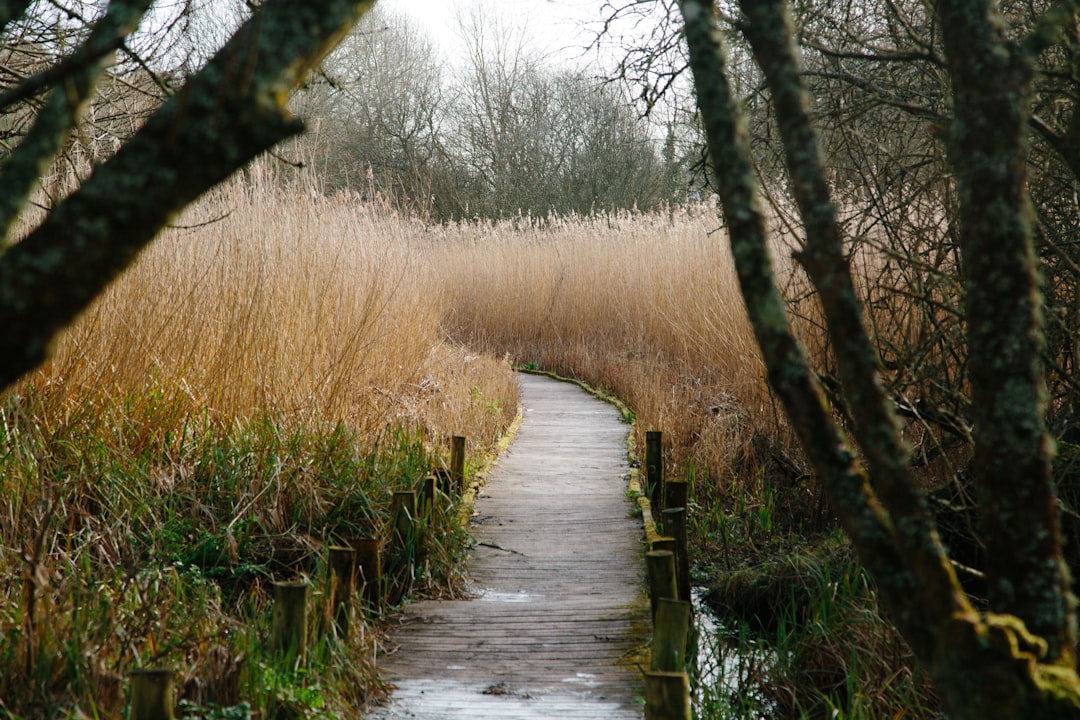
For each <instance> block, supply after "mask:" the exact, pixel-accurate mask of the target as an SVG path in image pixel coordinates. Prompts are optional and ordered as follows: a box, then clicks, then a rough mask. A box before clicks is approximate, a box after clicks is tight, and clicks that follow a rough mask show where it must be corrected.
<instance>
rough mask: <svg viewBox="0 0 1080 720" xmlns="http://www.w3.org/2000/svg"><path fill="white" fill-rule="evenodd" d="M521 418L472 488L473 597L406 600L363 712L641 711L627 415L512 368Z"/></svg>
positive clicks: (562, 715)
mask: <svg viewBox="0 0 1080 720" xmlns="http://www.w3.org/2000/svg"><path fill="white" fill-rule="evenodd" d="M520 381H521V402H522V406H523V410H524V419H523V422H522V424H521V428H520V429H519V430H518V434H517V436H516V437H515V438H514V441H513V443H511V445H510V448H509V449H508V450H507V451H506V453H505V454H504V455H503V456H502V457H501V458H500V459H499V461H498V464H497V465H496V466H495V468H494V470H493V471H492V472H491V474H490V475H489V476H488V479H487V482H486V484H485V485H484V487H483V488H482V490H481V492H480V495H479V497H478V498H477V500H476V506H475V510H474V514H473V526H474V527H473V534H474V536H475V537H476V540H477V543H478V544H477V546H476V547H475V548H474V549H473V551H472V553H471V556H470V558H469V559H468V573H469V577H470V580H471V582H472V585H473V589H474V591H475V597H473V598H472V599H469V600H457V601H423V602H417V603H415V604H413V605H410V606H409V607H408V608H407V609H406V611H405V617H404V620H403V623H402V624H401V626H400V627H398V628H397V629H396V630H395V631H394V632H393V633H392V634H391V636H390V638H389V643H388V647H390V648H391V652H389V653H388V654H387V655H385V656H383V657H380V658H379V666H380V671H381V673H382V675H383V677H384V678H385V679H386V680H387V681H389V682H390V683H392V684H393V685H394V686H395V688H396V689H395V690H394V693H393V694H392V696H391V699H390V703H389V705H388V706H386V707H384V708H381V709H379V710H378V711H377V712H376V713H375V714H373V715H369V717H371V718H380V719H390V718H417V719H418V720H458V719H459V718H460V719H462V720H464V719H465V718H469V719H470V720H472V719H480V718H490V719H492V720H494V719H496V718H497V719H498V720H532V719H538V718H559V719H560V720H586V719H592V718H605V719H610V720H622V719H623V718H626V719H630V718H634V719H635V720H640V718H641V717H642V715H643V710H642V705H641V702H640V697H641V694H642V681H641V675H640V672H639V670H638V669H637V666H636V665H635V664H634V654H635V653H636V651H637V650H638V649H639V648H640V647H641V646H642V644H643V642H644V638H645V635H644V633H645V632H647V628H648V625H647V623H648V615H649V613H648V605H647V602H646V600H645V594H644V590H643V588H642V580H641V576H642V574H643V568H644V564H643V561H642V556H641V553H642V529H641V522H640V519H636V518H635V517H634V516H633V515H632V510H633V508H634V506H633V505H632V503H631V502H630V500H629V499H628V498H627V496H626V488H627V473H628V472H629V469H628V467H627V463H626V433H627V426H626V425H625V424H623V423H622V422H621V421H620V418H619V414H618V412H617V411H616V410H615V409H614V408H612V407H611V406H610V405H608V404H607V403H604V402H602V401H600V400H597V399H595V398H593V397H592V396H590V395H588V394H587V393H585V392H584V391H582V390H581V389H580V388H578V387H577V386H576V385H572V384H568V383H562V382H558V381H555V380H551V379H549V378H546V377H541V376H535V375H521V376H520Z"/></svg>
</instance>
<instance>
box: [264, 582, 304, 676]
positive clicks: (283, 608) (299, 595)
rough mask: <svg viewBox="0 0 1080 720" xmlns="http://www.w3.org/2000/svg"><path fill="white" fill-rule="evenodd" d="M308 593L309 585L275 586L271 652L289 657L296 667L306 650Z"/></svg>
mask: <svg viewBox="0 0 1080 720" xmlns="http://www.w3.org/2000/svg"><path fill="white" fill-rule="evenodd" d="M307 594H308V585H307V583H306V582H303V581H294V582H275V583H274V610H273V623H272V627H271V631H270V632H271V634H270V649H271V651H272V652H274V653H276V654H278V655H283V656H285V657H288V658H289V659H290V660H291V661H292V663H293V664H295V663H296V662H297V661H298V660H299V659H300V658H302V657H303V655H304V651H305V650H306V649H307Z"/></svg>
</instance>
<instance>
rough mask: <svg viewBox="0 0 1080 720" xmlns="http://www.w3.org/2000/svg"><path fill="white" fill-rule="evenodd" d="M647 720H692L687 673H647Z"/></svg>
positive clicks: (658, 671) (652, 671)
mask: <svg viewBox="0 0 1080 720" xmlns="http://www.w3.org/2000/svg"><path fill="white" fill-rule="evenodd" d="M645 720H690V678H689V677H688V676H687V675H686V673H685V672H671V671H664V670H649V671H647V672H646V673H645Z"/></svg>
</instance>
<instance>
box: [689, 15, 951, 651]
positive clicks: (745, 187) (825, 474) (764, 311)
mask: <svg viewBox="0 0 1080 720" xmlns="http://www.w3.org/2000/svg"><path fill="white" fill-rule="evenodd" d="M680 8H681V10H682V13H683V18H684V21H685V34H686V41H687V45H688V47H689V50H690V67H691V69H692V71H693V73H694V87H695V90H696V93H697V102H698V108H699V110H700V112H701V117H702V121H703V123H704V127H705V135H706V140H707V143H708V147H709V154H710V161H711V165H712V167H713V169H714V172H715V174H716V181H717V185H718V191H719V195H720V202H721V206H722V208H723V211H724V215H725V218H726V219H727V223H728V234H729V236H730V241H731V246H732V252H733V254H734V257H735V264H736V271H737V273H738V276H739V284H740V287H741V289H742V294H743V297H744V299H745V301H746V307H747V311H748V313H749V315H750V321H751V324H752V325H753V328H754V334H755V336H756V338H757V341H758V344H759V345H760V347H761V352H762V356H763V358H764V360H765V365H766V367H767V368H768V373H769V382H770V384H771V385H772V387H773V389H774V390H775V391H776V393H777V395H778V396H779V398H780V400H781V402H782V403H783V405H784V409H785V410H786V412H787V414H788V416H789V417H790V418H791V423H792V427H793V428H794V429H795V432H796V433H797V434H798V436H799V441H800V443H801V444H802V446H803V448H804V449H805V451H806V453H807V455H808V457H809V458H810V460H811V462H812V463H813V465H814V468H815V470H817V472H818V474H819V476H820V477H821V479H822V482H823V485H824V487H825V489H826V492H827V493H828V496H829V501H830V504H831V505H832V507H833V509H834V510H835V511H836V513H837V514H838V515H839V517H840V521H841V524H842V525H843V526H844V529H845V530H846V531H847V532H848V534H849V535H850V536H851V537H852V538H853V539H854V540H855V546H856V548H857V549H858V551H859V553H860V557H861V558H862V559H863V562H864V563H865V564H866V565H867V567H869V568H870V569H871V571H872V572H874V574H875V577H876V578H878V581H879V583H880V585H881V587H882V589H883V595H884V597H885V599H886V602H887V603H888V601H889V600H890V599H891V600H892V601H893V602H892V603H889V604H888V607H889V609H890V611H891V612H892V613H893V615H894V618H896V621H897V623H898V624H899V625H900V626H901V627H903V628H905V630H908V631H910V633H911V636H910V637H909V642H911V643H912V644H913V645H918V646H921V647H922V648H924V649H928V648H931V647H932V646H933V644H934V633H935V628H934V627H933V626H932V625H930V624H928V623H926V622H925V620H926V618H925V616H924V614H923V613H922V612H920V611H919V609H918V608H912V607H911V606H909V605H908V604H906V603H902V602H897V599H898V598H910V597H913V596H914V595H915V593H916V592H917V586H916V582H915V576H914V575H913V574H912V573H911V572H910V571H909V569H908V568H907V567H906V566H905V564H904V563H903V562H902V560H901V557H900V555H899V553H898V552H897V550H896V543H895V532H896V530H895V528H894V527H893V523H892V521H891V520H890V518H889V516H888V513H887V512H886V511H885V509H884V508H883V507H882V506H881V504H880V503H879V501H878V499H877V497H876V496H875V494H874V491H873V490H872V489H871V487H870V484H869V482H868V481H867V477H866V474H865V472H864V471H863V470H862V468H861V467H860V466H859V464H858V463H857V461H856V459H855V457H854V456H853V454H852V452H851V451H850V449H849V448H848V447H847V445H846V442H845V439H844V437H843V434H842V433H841V432H840V429H839V428H838V427H837V426H836V424H835V423H834V421H833V419H832V416H831V414H830V412H829V410H828V407H827V404H826V402H825V400H824V396H823V395H822V392H821V389H820V388H819V387H818V383H817V379H816V376H815V375H814V373H812V372H811V370H810V368H809V366H808V364H807V361H806V358H805V353H804V351H803V350H802V348H801V347H800V346H799V344H798V343H797V341H796V340H795V337H794V335H793V334H792V332H791V328H790V326H789V324H788V320H787V311H786V307H785V304H784V300H783V298H782V297H781V296H780V293H779V291H778V290H777V288H776V284H775V282H774V276H773V271H772V267H771V265H770V261H769V257H768V250H767V244H766V230H765V221H764V217H763V216H762V213H761V211H760V209H759V208H758V205H757V200H756V194H757V190H756V184H755V179H754V178H755V174H754V172H753V168H752V165H751V163H750V157H749V151H748V149H747V143H746V137H745V135H746V133H745V129H744V128H743V126H742V119H741V114H740V111H739V109H738V107H737V103H736V101H735V99H734V97H733V96H732V92H731V88H730V84H729V81H728V78H727V71H726V68H725V56H724V53H723V48H722V45H721V42H720V38H719V36H718V35H717V31H716V28H715V22H714V18H713V10H712V3H711V2H707V1H706V2H702V0H682V1H681V2H680Z"/></svg>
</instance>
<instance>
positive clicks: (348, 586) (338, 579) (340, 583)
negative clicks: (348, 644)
mask: <svg viewBox="0 0 1080 720" xmlns="http://www.w3.org/2000/svg"><path fill="white" fill-rule="evenodd" d="M328 564H329V569H330V575H331V587H333V588H334V599H333V605H332V607H333V615H334V626H335V627H337V632H338V637H341V638H348V637H349V618H350V616H351V615H352V593H353V584H354V582H355V576H356V551H355V550H353V549H352V548H351V547H341V546H339V545H331V546H330V561H329V563H328Z"/></svg>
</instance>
